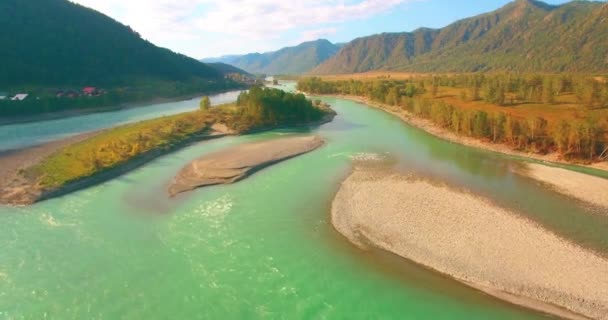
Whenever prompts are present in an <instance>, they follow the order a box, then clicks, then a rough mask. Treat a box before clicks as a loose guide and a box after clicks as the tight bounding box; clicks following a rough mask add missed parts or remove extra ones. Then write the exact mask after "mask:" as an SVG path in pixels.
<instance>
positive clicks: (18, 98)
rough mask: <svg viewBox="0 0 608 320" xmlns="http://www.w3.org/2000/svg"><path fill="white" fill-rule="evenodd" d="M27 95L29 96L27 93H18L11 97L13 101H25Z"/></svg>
mask: <svg viewBox="0 0 608 320" xmlns="http://www.w3.org/2000/svg"><path fill="white" fill-rule="evenodd" d="M27 96H28V94H27V93H18V94H16V95H15V96H14V97H13V98H11V100H13V101H23V100H25V98H27Z"/></svg>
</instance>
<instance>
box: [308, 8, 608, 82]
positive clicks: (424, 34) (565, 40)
mask: <svg viewBox="0 0 608 320" xmlns="http://www.w3.org/2000/svg"><path fill="white" fill-rule="evenodd" d="M371 70H396V71H410V72H476V71H518V72H606V71H608V3H605V2H591V1H573V2H569V3H566V4H563V5H560V6H552V5H549V4H546V3H544V2H541V1H535V0H516V1H514V2H511V3H509V4H507V5H506V6H504V7H502V8H500V9H498V10H496V11H494V12H490V13H486V14H482V15H479V16H476V17H472V18H468V19H463V20H460V21H457V22H455V23H453V24H450V25H448V26H446V27H444V28H441V29H427V28H421V29H418V30H416V31H413V32H403V33H383V34H378V35H373V36H369V37H363V38H358V39H355V40H353V41H351V42H350V43H348V44H347V45H345V46H344V47H343V48H342V49H341V50H340V51H339V52H338V53H337V54H336V55H335V56H333V57H331V58H330V59H328V60H327V61H325V62H324V63H322V64H321V65H319V66H317V67H315V68H314V69H313V70H312V71H311V73H313V74H341V73H342V74H343V73H357V72H365V71H371Z"/></svg>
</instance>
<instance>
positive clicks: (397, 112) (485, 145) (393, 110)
mask: <svg viewBox="0 0 608 320" xmlns="http://www.w3.org/2000/svg"><path fill="white" fill-rule="evenodd" d="M320 96H323V95H320ZM325 96H328V97H337V98H341V99H348V100H352V101H355V102H359V103H362V104H365V105H367V106H370V107H373V108H376V109H379V110H382V111H385V112H388V113H390V114H392V115H394V116H397V117H398V118H399V119H401V120H402V121H403V122H405V123H407V124H409V125H411V126H413V127H416V128H418V129H421V130H424V131H425V132H427V133H430V134H432V135H434V136H436V137H438V138H441V139H444V140H447V141H450V142H453V143H458V144H462V145H465V146H469V147H474V148H479V149H484V150H488V151H493V152H498V153H502V154H506V155H510V156H516V157H523V158H529V159H534V160H538V161H542V162H550V163H559V164H565V165H576V166H581V167H585V168H590V169H594V170H602V171H603V172H604V173H605V174H606V176H608V162H598V163H592V164H582V163H571V162H568V161H565V160H563V159H560V158H559V157H558V155H557V154H556V153H550V154H546V155H543V154H538V153H531V152H522V151H518V150H513V149H512V148H510V147H509V146H507V145H504V144H497V143H491V142H488V141H484V140H480V139H477V138H473V137H467V136H462V135H458V134H455V133H454V132H451V131H449V130H447V129H445V128H442V127H440V126H438V125H436V124H434V123H433V122H432V121H430V120H427V119H422V118H419V117H416V116H415V115H413V114H411V113H409V112H407V111H405V110H402V109H400V108H399V107H394V106H389V105H386V104H381V103H377V102H374V101H371V100H370V99H368V98H365V97H359V96H351V95H325Z"/></svg>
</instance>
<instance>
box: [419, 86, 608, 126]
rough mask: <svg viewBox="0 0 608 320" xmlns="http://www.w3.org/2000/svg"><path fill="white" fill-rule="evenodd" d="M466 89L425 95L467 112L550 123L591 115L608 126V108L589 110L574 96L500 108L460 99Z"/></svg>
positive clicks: (478, 101) (446, 88) (442, 89)
mask: <svg viewBox="0 0 608 320" xmlns="http://www.w3.org/2000/svg"><path fill="white" fill-rule="evenodd" d="M462 90H465V89H459V88H451V87H440V88H439V90H438V93H437V97H436V98H433V97H432V95H431V94H430V93H428V92H427V93H425V94H424V95H423V97H424V98H425V99H432V100H443V101H444V102H446V103H449V104H451V105H453V106H455V107H458V108H462V109H467V110H480V111H485V112H488V113H495V112H504V113H507V114H510V115H512V116H515V117H517V118H528V117H542V118H545V119H546V120H548V121H549V122H557V121H560V120H566V121H568V120H575V119H584V118H585V117H587V116H588V115H590V114H593V115H595V116H597V117H598V119H603V120H604V121H606V124H608V108H601V109H591V110H590V109H587V108H585V107H584V106H583V105H581V104H580V103H579V102H577V100H576V97H575V96H574V94H563V95H559V96H557V97H556V99H555V103H553V104H545V103H515V104H512V105H511V104H507V105H505V106H498V105H495V104H491V103H487V102H485V101H483V100H477V101H463V100H462V99H461V98H460V92H461V91H462ZM508 101H509V100H508V99H507V102H508Z"/></svg>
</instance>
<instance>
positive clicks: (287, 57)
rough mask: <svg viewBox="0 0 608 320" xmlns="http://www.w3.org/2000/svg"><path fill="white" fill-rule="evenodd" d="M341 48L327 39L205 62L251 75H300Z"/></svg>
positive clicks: (209, 59)
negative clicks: (244, 71)
mask: <svg viewBox="0 0 608 320" xmlns="http://www.w3.org/2000/svg"><path fill="white" fill-rule="evenodd" d="M339 48H340V46H338V45H335V44H333V43H331V42H329V41H327V40H325V39H321V40H316V41H310V42H304V43H302V44H299V45H297V46H295V47H287V48H283V49H281V50H278V51H273V52H267V53H250V54H246V55H242V56H238V55H230V56H223V57H220V58H208V59H203V60H202V61H203V62H223V63H227V64H231V65H233V66H236V67H238V68H241V69H243V70H246V71H247V72H250V73H262V74H273V75H274V74H300V73H304V72H308V71H310V70H311V69H313V68H314V67H316V66H318V65H319V64H320V63H322V62H323V61H325V60H327V59H329V58H330V57H332V56H334V55H335V54H336V53H337V52H338V50H339Z"/></svg>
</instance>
